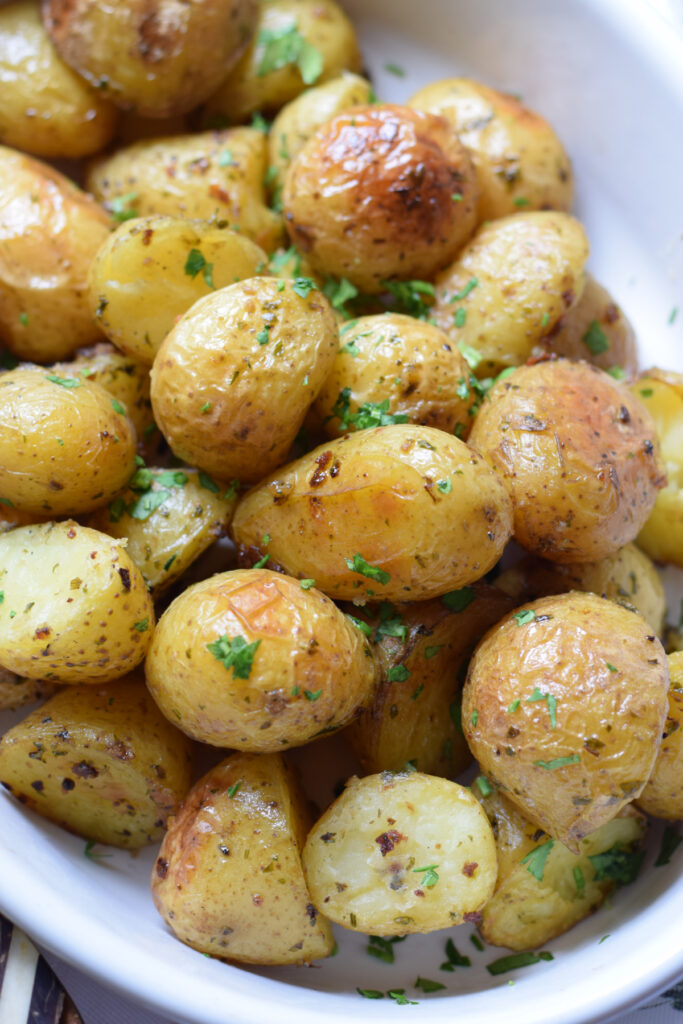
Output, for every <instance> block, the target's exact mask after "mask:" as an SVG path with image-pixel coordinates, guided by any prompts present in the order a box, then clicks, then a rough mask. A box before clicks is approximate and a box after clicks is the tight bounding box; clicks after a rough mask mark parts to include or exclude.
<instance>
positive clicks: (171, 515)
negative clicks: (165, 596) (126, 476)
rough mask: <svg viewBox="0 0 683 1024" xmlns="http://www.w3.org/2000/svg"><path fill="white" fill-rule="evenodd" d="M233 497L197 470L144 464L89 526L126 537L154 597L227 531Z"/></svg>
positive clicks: (129, 551)
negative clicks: (161, 467)
mask: <svg viewBox="0 0 683 1024" xmlns="http://www.w3.org/2000/svg"><path fill="white" fill-rule="evenodd" d="M235 497H236V495H235V494H234V493H233V494H231V495H230V496H226V495H225V493H224V491H223V489H222V488H219V487H218V484H216V483H215V481H214V480H212V479H211V478H210V477H208V476H206V474H204V473H198V472H197V470H196V469H182V470H181V469H148V468H147V467H142V468H140V469H138V470H137V472H136V473H135V474H134V476H133V478H132V479H131V481H130V483H129V485H128V487H127V489H126V490H125V491H123V493H121V494H119V495H118V496H117V497H116V498H114V500H113V501H110V502H109V504H108V505H107V507H106V508H102V509H99V511H97V512H95V513H94V515H92V516H90V518H89V519H88V523H87V525H88V526H90V527H92V528H93V529H95V530H100V531H101V532H102V533H106V534H109V536H110V537H115V538H117V539H119V540H124V539H125V540H127V544H126V552H127V553H128V555H130V557H131V558H132V559H133V561H134V562H135V564H136V565H137V567H138V569H139V570H140V572H141V573H142V575H143V577H144V579H145V582H146V584H147V587H148V588H149V590H150V593H153V594H154V595H155V596H156V595H157V594H159V593H161V591H162V590H165V589H166V587H168V586H169V585H170V584H171V583H172V582H173V581H174V580H176V579H178V577H179V576H182V574H183V573H184V572H185V570H186V569H187V568H188V567H189V566H190V565H191V564H192V563H193V562H194V561H195V559H197V558H198V557H199V556H200V555H201V553H202V552H203V551H205V550H206V549H207V548H208V547H210V546H211V544H213V542H214V541H215V540H216V539H217V538H218V537H221V536H222V535H223V534H224V533H225V532H226V531H227V527H228V524H229V522H230V519H231V517H232V512H233V509H234V507H235Z"/></svg>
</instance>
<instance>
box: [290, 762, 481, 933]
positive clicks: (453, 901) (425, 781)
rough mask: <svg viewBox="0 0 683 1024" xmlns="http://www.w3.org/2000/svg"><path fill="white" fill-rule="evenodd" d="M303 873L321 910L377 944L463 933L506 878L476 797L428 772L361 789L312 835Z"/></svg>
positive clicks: (357, 784) (365, 782) (351, 790)
mask: <svg viewBox="0 0 683 1024" xmlns="http://www.w3.org/2000/svg"><path fill="white" fill-rule="evenodd" d="M303 863H304V870H305V872H306V880H307V882H308V887H309V890H310V893H311V900H312V901H313V903H314V904H315V906H316V907H317V908H318V909H319V910H322V911H323V912H324V913H325V914H326V915H327V917H329V918H330V919H331V920H332V921H334V922H335V923H336V924H340V925H342V926H343V927H344V928H349V929H351V930H353V931H359V932H365V933H370V934H372V935H397V934H398V935H407V934H411V933H413V932H431V931H436V930H437V929H439V928H450V927H451V926H453V925H456V924H462V922H463V921H464V920H466V919H467V918H468V917H470V915H474V914H476V913H477V912H478V911H479V910H481V908H482V907H483V906H484V904H485V903H486V901H487V900H488V899H489V897H490V896H491V894H492V892H493V887H494V884H495V880H496V871H497V865H496V846H495V842H494V839H493V833H492V832H491V826H490V825H489V823H488V821H487V820H486V815H485V814H484V812H483V811H482V809H481V807H480V806H479V804H478V803H477V801H476V799H475V798H474V797H473V796H472V793H471V792H470V791H469V790H468V789H466V788H465V787H463V786H459V785H457V783H455V782H449V781H448V779H439V778H436V777H434V776H432V775H424V774H422V772H396V773H394V772H382V773H381V774H380V775H368V776H366V778H364V779H357V778H353V779H351V780H350V781H349V782H348V783H347V786H346V789H345V790H344V792H343V793H342V795H341V796H340V797H339V798H338V799H337V800H335V802H334V803H333V804H332V806H331V807H329V808H328V809H327V810H326V811H325V813H324V814H323V816H322V818H320V819H319V820H318V821H317V822H316V824H315V825H314V826H313V828H312V829H311V832H310V833H309V836H308V839H307V840H306V845H305V847H304V853H303Z"/></svg>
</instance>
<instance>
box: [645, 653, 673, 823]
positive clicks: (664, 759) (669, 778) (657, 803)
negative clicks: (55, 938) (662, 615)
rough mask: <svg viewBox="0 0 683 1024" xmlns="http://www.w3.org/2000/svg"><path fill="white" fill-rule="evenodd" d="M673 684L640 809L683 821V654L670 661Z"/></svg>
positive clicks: (654, 814) (657, 815) (659, 816)
mask: <svg viewBox="0 0 683 1024" xmlns="http://www.w3.org/2000/svg"><path fill="white" fill-rule="evenodd" d="M667 661H668V663H669V674H670V676H671V685H670V686H669V710H668V714H667V717H666V723H665V725H664V732H663V733H662V745H661V746H660V748H659V753H658V754H657V760H656V761H655V766H654V768H653V770H652V774H651V775H650V778H649V779H648V781H647V785H646V786H645V789H644V790H643V792H642V793H641V794H640V796H639V797H638V800H637V803H638V806H639V807H640V808H641V810H643V811H647V813H648V814H651V815H653V817H655V818H668V819H669V820H670V821H681V820H683V652H680V651H676V652H675V653H674V654H670V655H669V656H668V658H667Z"/></svg>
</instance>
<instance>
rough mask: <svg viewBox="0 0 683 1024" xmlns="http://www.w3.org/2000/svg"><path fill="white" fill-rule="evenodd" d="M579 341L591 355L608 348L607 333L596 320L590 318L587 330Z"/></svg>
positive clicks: (597, 354)
mask: <svg viewBox="0 0 683 1024" xmlns="http://www.w3.org/2000/svg"><path fill="white" fill-rule="evenodd" d="M581 341H582V342H583V343H584V345H585V346H586V348H587V349H588V351H589V352H590V354H591V355H592V356H599V355H600V354H601V353H602V352H607V350H608V349H609V341H608V340H607V335H606V334H605V332H604V331H603V329H602V327H601V326H600V324H599V323H598V321H597V320H591V322H590V324H589V326H588V330H587V331H586V333H585V334H584V336H583V338H582V339H581Z"/></svg>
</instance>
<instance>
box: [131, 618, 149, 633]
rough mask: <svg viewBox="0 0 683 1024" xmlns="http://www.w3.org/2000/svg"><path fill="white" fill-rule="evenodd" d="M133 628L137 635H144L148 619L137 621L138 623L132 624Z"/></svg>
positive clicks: (147, 626) (147, 627)
mask: <svg viewBox="0 0 683 1024" xmlns="http://www.w3.org/2000/svg"><path fill="white" fill-rule="evenodd" d="M133 628H134V629H136V630H137V631H138V633H146V632H147V630H148V629H149V619H139V621H138V622H136V623H134V627H133Z"/></svg>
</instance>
